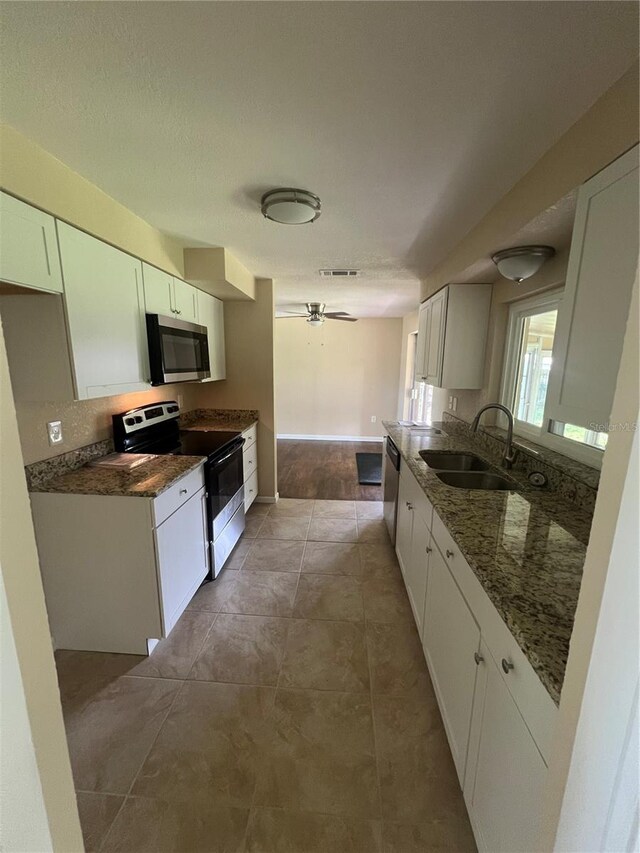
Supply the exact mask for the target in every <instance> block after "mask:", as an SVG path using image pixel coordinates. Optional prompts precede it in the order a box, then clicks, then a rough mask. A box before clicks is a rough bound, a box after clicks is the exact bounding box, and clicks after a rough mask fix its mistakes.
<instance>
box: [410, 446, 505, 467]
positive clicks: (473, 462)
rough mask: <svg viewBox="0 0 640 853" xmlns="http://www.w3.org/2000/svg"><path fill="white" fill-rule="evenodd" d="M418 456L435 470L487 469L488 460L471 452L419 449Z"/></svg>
mask: <svg viewBox="0 0 640 853" xmlns="http://www.w3.org/2000/svg"><path fill="white" fill-rule="evenodd" d="M420 456H421V457H422V459H424V461H425V462H426V463H427V465H428V466H429V468H433V469H434V470H435V471H488V470H489V468H491V465H489V463H488V462H485V461H484V459H480V457H479V456H475V455H474V454H473V453H443V452H442V451H439V450H421V451H420Z"/></svg>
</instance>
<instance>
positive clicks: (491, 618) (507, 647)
mask: <svg viewBox="0 0 640 853" xmlns="http://www.w3.org/2000/svg"><path fill="white" fill-rule="evenodd" d="M433 538H434V540H435V542H436V545H437V546H438V548H439V549H440V552H441V553H442V556H443V557H444V559H445V562H446V563H447V565H448V566H449V569H450V571H451V574H452V575H453V577H454V579H455V581H456V583H457V584H458V586H459V588H460V591H461V592H462V594H463V596H464V597H465V599H466V601H467V604H468V605H469V607H470V608H471V610H472V612H473V614H474V616H475V618H476V620H477V621H478V623H479V624H480V628H481V631H482V637H483V639H484V641H485V642H486V644H487V646H488V647H489V649H490V651H491V654H492V655H493V657H494V658H495V660H496V661H497V662H498V666H499V667H500V674H501V676H502V678H503V679H504V682H505V684H506V686H507V688H508V690H509V692H510V693H511V695H512V696H513V699H514V701H515V703H516V705H517V706H518V709H519V711H520V713H521V714H522V716H523V718H524V720H525V722H526V724H527V726H528V728H529V730H530V732H531V734H532V736H533V738H534V740H535V742H536V744H537V746H538V749H539V750H540V752H541V753H542V755H543V757H544V759H545V761H548V760H549V752H550V748H551V740H552V737H553V729H554V725H555V720H556V716H557V710H558V709H557V708H556V705H555V703H554V702H553V700H552V698H551V697H550V696H549V694H548V692H547V689H546V687H545V686H544V685H543V684H542V682H541V681H540V679H539V678H538V676H537V675H536V672H535V670H534V669H533V667H532V666H531V664H530V663H529V661H528V660H527V657H526V655H525V654H524V652H523V651H522V649H521V648H520V646H519V645H518V643H517V641H516V640H515V638H514V637H513V635H512V633H511V631H510V630H509V628H508V627H507V626H506V625H505V623H504V622H503V620H502V618H501V616H500V614H499V613H498V611H497V610H496V608H495V607H494V605H493V604H492V603H491V600H490V598H489V596H488V595H487V593H486V592H485V591H484V589H483V587H482V584H481V583H480V581H479V580H478V578H477V577H476V576H475V574H474V573H473V571H472V569H471V567H470V566H469V564H468V563H467V561H466V560H465V558H464V557H463V556H462V554H461V553H460V548H459V547H458V545H457V544H456V542H455V541H454V539H453V537H452V536H451V534H450V533H449V531H448V530H447V528H446V527H445V526H444V524H443V522H442V520H441V519H440V516H439V515H438V513H437V512H434V513H433ZM503 659H504V660H505V661H506V663H511V664H513V669H511V670H509V671H508V672H507V673H505V672H504V671H503V669H502V660H503Z"/></svg>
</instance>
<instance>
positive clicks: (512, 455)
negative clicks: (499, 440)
mask: <svg viewBox="0 0 640 853" xmlns="http://www.w3.org/2000/svg"><path fill="white" fill-rule="evenodd" d="M487 409H498V410H499V411H501V412H504V413H505V415H506V416H507V421H508V422H509V425H508V427H507V445H506V447H505V449H504V455H503V457H502V466H503V468H511V467H512V465H513V463H514V462H515V461H516V456H517V455H518V450H517V448H515V447H514V446H513V414H512V413H511V409H508V408H507V407H506V406H503V405H502V403H487V405H486V406H483V407H482V408H481V409H480V411H479V412H478V414H477V415H476V416H475V418H474V419H473V421H472V423H471V432H472V433H475V432H476V431H477V429H478V424H479V423H480V415H482V413H483V412H486V411H487Z"/></svg>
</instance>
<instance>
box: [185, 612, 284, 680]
mask: <svg viewBox="0 0 640 853" xmlns="http://www.w3.org/2000/svg"><path fill="white" fill-rule="evenodd" d="M288 625H289V621H288V620H287V619H278V618H276V617H273V616H238V615H236V614H231V613H220V614H219V615H218V618H217V619H216V621H215V623H214V625H213V628H212V629H211V631H210V632H209V636H208V637H207V639H206V640H205V643H204V647H203V649H202V651H201V652H200V654H199V655H198V657H197V659H196V662H195V663H194V665H193V668H192V670H191V672H190V673H189V679H195V680H197V681H224V682H233V683H236V684H266V685H273V686H275V685H276V684H277V682H278V673H279V672H280V665H281V663H282V658H283V655H284V647H285V642H286V639H287V628H288Z"/></svg>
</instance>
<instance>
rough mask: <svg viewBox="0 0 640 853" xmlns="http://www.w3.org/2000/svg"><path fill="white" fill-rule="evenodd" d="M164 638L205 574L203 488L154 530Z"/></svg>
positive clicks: (205, 546)
mask: <svg viewBox="0 0 640 853" xmlns="http://www.w3.org/2000/svg"><path fill="white" fill-rule="evenodd" d="M155 537H156V545H157V554H158V575H159V581H160V599H161V606H162V626H163V636H165V637H166V636H167V635H168V634H169V632H170V631H171V629H172V628H173V626H174V625H175V623H176V622H177V621H178V619H179V617H180V614H181V613H182V612H183V610H184V609H185V607H186V606H187V604H188V603H189V601H190V600H191V598H192V597H193V594H194V592H195V590H196V589H197V588H198V586H199V585H200V584H201V582H202V580H203V578H204V577H205V575H206V573H207V549H208V543H209V537H208V535H207V507H206V498H205V492H204V489H200V491H199V492H197V493H196V494H195V495H193V497H191V498H189V500H187V502H186V503H184V504H182V506H181V507H180V508H179V509H177V510H176V511H175V512H174V513H173V514H172V515H170V516H169V518H167V519H166V520H165V521H164V522H163V523H162V524H161V525H160V527H158V528H157V529H156V531H155Z"/></svg>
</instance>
